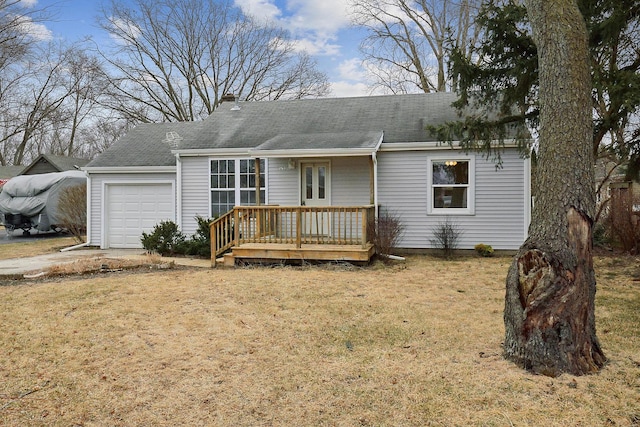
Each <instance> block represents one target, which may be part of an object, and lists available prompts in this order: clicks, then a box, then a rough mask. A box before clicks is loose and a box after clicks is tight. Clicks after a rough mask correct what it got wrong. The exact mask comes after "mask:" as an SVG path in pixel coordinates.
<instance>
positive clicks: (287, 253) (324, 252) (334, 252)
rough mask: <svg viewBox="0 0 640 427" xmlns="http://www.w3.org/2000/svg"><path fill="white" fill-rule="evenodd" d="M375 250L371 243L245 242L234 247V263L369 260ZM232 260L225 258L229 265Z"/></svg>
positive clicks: (232, 254)
mask: <svg viewBox="0 0 640 427" xmlns="http://www.w3.org/2000/svg"><path fill="white" fill-rule="evenodd" d="M374 252H375V248H374V246H373V245H372V244H371V243H367V244H366V245H365V247H362V245H321V244H303V245H302V247H300V248H297V247H296V245H294V244H275V243H244V244H242V245H239V246H234V247H233V248H232V252H231V254H228V255H227V257H228V256H229V255H230V256H231V257H233V263H235V261H236V260H243V261H261V260H267V261H278V260H280V261H348V262H369V260H370V259H371V257H372V256H373V254H374ZM231 262H232V260H227V259H225V264H226V265H229V264H230V263H231Z"/></svg>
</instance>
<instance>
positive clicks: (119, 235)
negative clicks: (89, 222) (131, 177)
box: [102, 182, 176, 248]
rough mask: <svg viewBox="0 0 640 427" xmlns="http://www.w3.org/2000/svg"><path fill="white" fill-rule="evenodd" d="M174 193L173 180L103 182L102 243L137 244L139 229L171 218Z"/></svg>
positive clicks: (115, 245) (133, 245) (116, 246)
mask: <svg viewBox="0 0 640 427" xmlns="http://www.w3.org/2000/svg"><path fill="white" fill-rule="evenodd" d="M174 194H175V191H174V186H173V182H152V183H139V182H136V183H105V185H104V195H105V202H104V213H105V215H103V218H104V225H103V230H104V237H105V238H104V240H103V242H104V244H103V245H102V246H105V247H108V248H141V247H142V244H141V242H140V236H141V235H142V232H143V231H144V232H149V231H151V230H153V228H154V227H155V226H156V225H157V224H158V223H159V222H160V221H166V220H171V221H175V218H176V214H175V196H174Z"/></svg>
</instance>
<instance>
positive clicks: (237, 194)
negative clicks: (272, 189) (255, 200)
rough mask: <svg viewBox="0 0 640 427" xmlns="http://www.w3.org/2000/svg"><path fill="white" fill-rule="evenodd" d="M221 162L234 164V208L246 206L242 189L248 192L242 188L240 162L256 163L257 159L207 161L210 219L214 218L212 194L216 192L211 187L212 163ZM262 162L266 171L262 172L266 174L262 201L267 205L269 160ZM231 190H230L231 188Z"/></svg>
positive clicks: (222, 158)
mask: <svg viewBox="0 0 640 427" xmlns="http://www.w3.org/2000/svg"><path fill="white" fill-rule="evenodd" d="M214 160H215V161H219V160H233V162H234V189H233V190H234V206H245V205H243V204H242V203H241V200H242V197H241V189H244V190H246V188H244V187H241V184H240V181H241V180H240V161H241V160H249V161H255V160H256V159H255V158H253V157H209V158H208V160H207V165H208V174H207V188H208V190H209V191H208V197H207V199H208V206H209V207H208V211H209V218H213V212H212V209H211V203H212V201H211V194H212V192H213V190H214V188H213V187H211V173H212V170H211V169H212V168H211V163H212V162H213V161H214ZM260 160H264V171H263V170H261V172H264V187H262V188H264V199H265V200H261V204H267V201H268V200H269V159H267V158H261V159H260ZM229 190H230V188H229Z"/></svg>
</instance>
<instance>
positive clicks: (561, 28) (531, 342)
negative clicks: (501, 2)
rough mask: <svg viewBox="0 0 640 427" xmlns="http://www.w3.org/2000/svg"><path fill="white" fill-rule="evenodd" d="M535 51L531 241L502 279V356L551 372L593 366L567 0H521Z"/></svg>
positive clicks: (573, 25)
mask: <svg viewBox="0 0 640 427" xmlns="http://www.w3.org/2000/svg"><path fill="white" fill-rule="evenodd" d="M525 5H526V8H527V13H528V15H529V19H530V22H531V27H532V30H533V36H534V41H535V43H536V45H537V48H538V59H539V67H540V68H539V70H540V71H539V73H540V93H539V98H540V99H539V104H540V132H539V152H538V154H539V162H538V168H537V171H536V174H537V175H536V180H537V183H538V184H537V186H536V189H535V190H534V191H535V194H534V195H535V206H534V210H533V213H532V220H531V225H530V228H529V237H528V238H527V240H526V241H525V243H524V244H523V245H522V247H521V248H520V250H519V251H518V254H517V255H516V257H515V259H514V261H513V263H512V265H511V267H510V269H509V273H508V275H507V283H506V285H507V286H506V298H505V311H504V322H505V342H504V351H505V357H506V358H507V359H509V360H511V361H513V362H515V363H517V364H518V365H520V366H522V367H524V368H525V369H528V370H531V371H533V372H536V373H540V374H544V375H549V376H557V375H560V374H561V373H563V372H567V373H571V374H574V375H583V374H588V373H592V372H596V371H598V370H599V369H600V368H601V367H602V366H603V365H604V363H605V362H606V358H605V356H604V353H603V352H602V349H601V347H600V343H599V342H598V339H597V337H596V326H595V315H594V310H595V293H596V280H595V274H594V270H593V254H592V249H593V246H592V226H593V216H594V212H595V188H594V169H593V150H592V146H591V141H592V138H593V131H592V126H593V122H592V111H591V105H592V104H591V94H590V91H591V80H590V73H589V60H588V58H589V51H588V44H587V29H586V26H585V23H584V20H583V18H582V15H581V14H580V11H579V9H578V6H577V4H576V1H575V0H525Z"/></svg>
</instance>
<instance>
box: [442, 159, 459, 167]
mask: <svg viewBox="0 0 640 427" xmlns="http://www.w3.org/2000/svg"><path fill="white" fill-rule="evenodd" d="M444 164H445V165H447V166H455V165H457V164H458V162H457V161H456V160H447V161H446V162H444Z"/></svg>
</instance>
